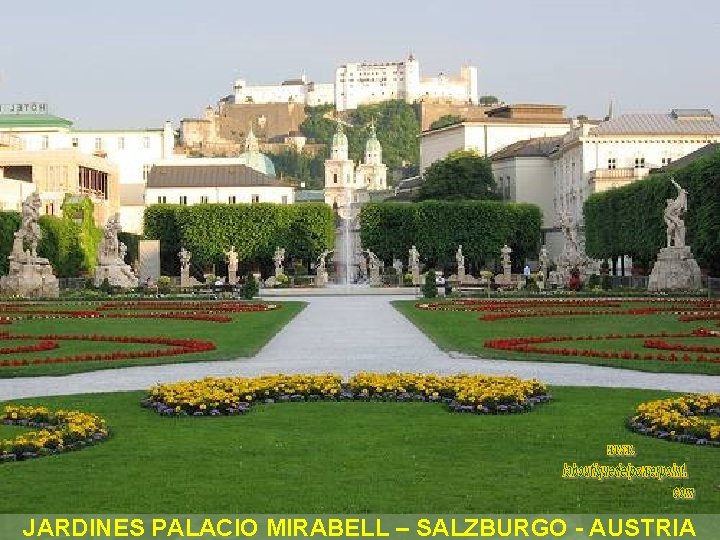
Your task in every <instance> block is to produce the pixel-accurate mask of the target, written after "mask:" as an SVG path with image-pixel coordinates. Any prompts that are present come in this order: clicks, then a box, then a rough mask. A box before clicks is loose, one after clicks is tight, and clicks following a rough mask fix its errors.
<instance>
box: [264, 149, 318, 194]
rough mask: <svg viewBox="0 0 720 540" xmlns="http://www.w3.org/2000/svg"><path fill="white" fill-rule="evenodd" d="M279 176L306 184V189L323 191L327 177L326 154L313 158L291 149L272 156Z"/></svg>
mask: <svg viewBox="0 0 720 540" xmlns="http://www.w3.org/2000/svg"><path fill="white" fill-rule="evenodd" d="M269 157H270V159H271V160H272V162H273V165H275V171H276V172H277V174H278V176H280V175H282V176H283V177H290V178H294V179H296V180H298V181H300V182H305V187H306V188H309V189H312V188H316V189H321V188H322V187H323V178H324V176H325V158H326V153H325V152H320V153H318V154H317V155H315V156H313V155H310V154H307V153H305V152H298V151H297V150H296V149H294V148H289V149H287V150H285V151H283V152H280V153H279V154H270V155H269Z"/></svg>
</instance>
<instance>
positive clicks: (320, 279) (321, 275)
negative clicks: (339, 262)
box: [315, 249, 330, 287]
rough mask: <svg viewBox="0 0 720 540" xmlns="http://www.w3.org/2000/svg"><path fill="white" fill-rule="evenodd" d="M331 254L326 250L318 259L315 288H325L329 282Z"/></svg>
mask: <svg viewBox="0 0 720 540" xmlns="http://www.w3.org/2000/svg"><path fill="white" fill-rule="evenodd" d="M329 253H330V252H329V251H328V250H327V249H326V250H325V251H323V252H322V253H321V254H320V255H319V256H318V258H317V265H316V266H315V286H316V287H324V286H325V285H327V282H328V272H327V256H328V254H329Z"/></svg>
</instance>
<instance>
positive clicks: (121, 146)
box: [118, 137, 125, 150]
mask: <svg viewBox="0 0 720 540" xmlns="http://www.w3.org/2000/svg"><path fill="white" fill-rule="evenodd" d="M118 150H125V137H118Z"/></svg>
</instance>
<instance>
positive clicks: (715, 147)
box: [650, 143, 720, 173]
mask: <svg viewBox="0 0 720 540" xmlns="http://www.w3.org/2000/svg"><path fill="white" fill-rule="evenodd" d="M717 152H720V143H712V144H706V145H705V146H703V147H702V148H699V149H697V150H695V151H694V152H690V153H689V154H687V155H686V156H683V157H681V158H679V159H676V160H675V161H673V162H671V163H670V164H669V165H665V166H664V167H657V168H655V169H651V170H650V172H651V173H655V172H669V171H673V170H675V169H679V168H680V167H684V166H685V165H687V164H689V163H692V162H693V161H695V160H696V159H699V158H701V157H703V156H707V155H710V154H715V153H717Z"/></svg>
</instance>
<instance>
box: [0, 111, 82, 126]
mask: <svg viewBox="0 0 720 540" xmlns="http://www.w3.org/2000/svg"><path fill="white" fill-rule="evenodd" d="M72 125H73V123H72V122H71V121H70V120H67V119H66V118H60V117H59V116H54V115H52V114H3V115H0V129H2V128H16V127H33V128H34V127H66V128H69V127H71V126H72Z"/></svg>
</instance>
